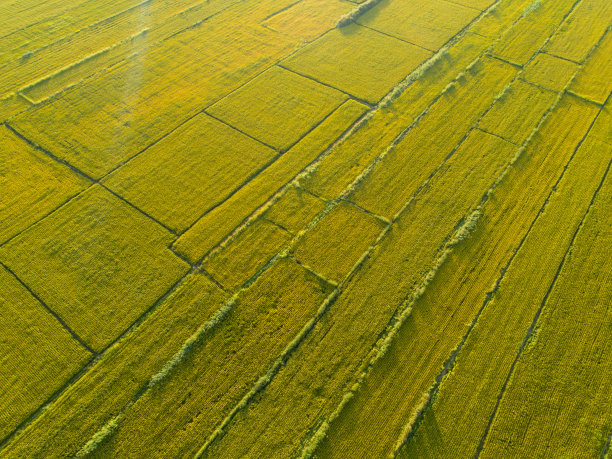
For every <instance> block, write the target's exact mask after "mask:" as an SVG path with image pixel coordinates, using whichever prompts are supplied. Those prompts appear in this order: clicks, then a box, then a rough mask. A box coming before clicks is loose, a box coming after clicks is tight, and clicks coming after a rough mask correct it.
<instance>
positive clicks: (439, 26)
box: [358, 0, 479, 51]
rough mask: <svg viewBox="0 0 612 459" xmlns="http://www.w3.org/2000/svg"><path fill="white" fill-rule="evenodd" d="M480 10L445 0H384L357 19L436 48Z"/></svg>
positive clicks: (427, 46)
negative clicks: (398, 0)
mask: <svg viewBox="0 0 612 459" xmlns="http://www.w3.org/2000/svg"><path fill="white" fill-rule="evenodd" d="M459 3H460V2H459ZM478 14H479V11H477V10H474V9H472V8H466V7H465V6H462V5H460V4H458V3H449V2H447V1H445V0H417V1H414V2H397V1H396V2H394V1H391V0H384V1H383V2H381V4H380V5H379V7H378V8H375V9H372V10H370V11H369V12H367V13H366V14H364V15H363V16H361V17H360V18H359V20H358V23H359V24H363V25H366V26H368V27H371V28H373V29H375V30H379V31H381V32H384V33H386V34H389V35H392V36H394V37H397V38H400V39H402V40H405V41H407V42H408V43H413V44H415V45H418V46H421V47H423V48H425V49H429V50H430V51H436V50H438V49H439V48H440V47H441V46H442V45H444V43H446V42H447V41H448V40H449V39H450V38H451V37H452V36H454V35H455V34H456V33H457V32H459V31H460V30H461V29H463V28H464V27H465V26H466V25H468V23H469V22H470V21H471V20H472V19H474V18H475V17H476V16H478Z"/></svg>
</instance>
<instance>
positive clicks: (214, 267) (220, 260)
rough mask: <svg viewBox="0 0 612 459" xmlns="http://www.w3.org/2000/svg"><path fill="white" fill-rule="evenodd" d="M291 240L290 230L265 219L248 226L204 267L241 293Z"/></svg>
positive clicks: (220, 280) (218, 279) (230, 287)
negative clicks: (240, 290)
mask: <svg viewBox="0 0 612 459" xmlns="http://www.w3.org/2000/svg"><path fill="white" fill-rule="evenodd" d="M290 239H291V234H290V233H288V232H287V231H285V230H283V229H281V228H280V227H278V226H276V225H275V224H274V223H270V222H268V221H266V220H263V219H258V220H256V221H255V222H254V223H252V224H251V225H249V226H248V227H247V228H246V229H245V230H244V231H243V232H241V233H240V234H239V235H238V236H237V237H236V238H235V239H233V240H232V241H231V242H230V243H229V244H228V245H226V246H224V247H223V249H221V250H220V251H219V252H216V253H215V254H214V255H212V256H211V257H210V258H209V259H208V260H207V261H206V262H205V263H204V264H203V267H204V269H206V270H207V271H208V272H209V273H210V274H212V276H213V277H214V278H215V279H216V280H217V281H219V282H220V283H221V284H222V285H224V286H225V287H227V288H229V289H231V290H234V291H236V290H238V289H239V288H240V287H242V285H243V284H244V283H245V282H246V281H248V280H249V279H251V278H252V277H253V276H254V275H255V274H256V273H257V271H259V270H260V269H261V268H263V267H264V265H265V264H266V263H267V262H268V261H270V259H272V257H273V256H274V255H276V254H278V253H279V252H280V251H281V250H282V249H283V248H284V246H285V245H286V244H287V243H288V242H289V240H290Z"/></svg>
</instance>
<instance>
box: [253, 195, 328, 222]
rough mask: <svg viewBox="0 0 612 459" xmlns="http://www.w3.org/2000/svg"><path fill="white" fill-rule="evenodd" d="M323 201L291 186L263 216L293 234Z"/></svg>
mask: <svg viewBox="0 0 612 459" xmlns="http://www.w3.org/2000/svg"><path fill="white" fill-rule="evenodd" d="M324 208H325V201H323V200H322V199H320V198H318V197H316V196H314V195H312V194H310V193H309V192H307V191H305V190H303V189H301V188H296V187H291V188H290V189H289V190H288V191H287V192H286V193H285V194H284V195H283V196H282V197H281V198H280V199H279V200H278V201H277V202H275V203H274V204H273V205H272V207H270V209H269V210H268V211H267V212H266V213H265V217H266V218H267V219H269V220H271V221H273V222H274V223H276V224H277V225H280V226H282V227H283V228H286V229H287V230H288V231H291V232H292V233H293V234H296V233H298V232H299V231H301V230H303V229H304V228H305V227H306V225H308V223H310V221H311V220H312V219H313V218H315V217H316V216H317V215H318V214H319V212H321V211H322V210H323V209H324Z"/></svg>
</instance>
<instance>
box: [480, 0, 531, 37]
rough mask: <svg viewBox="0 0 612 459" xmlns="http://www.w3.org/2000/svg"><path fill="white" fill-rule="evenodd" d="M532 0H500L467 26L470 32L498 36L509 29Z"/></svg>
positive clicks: (485, 35)
mask: <svg viewBox="0 0 612 459" xmlns="http://www.w3.org/2000/svg"><path fill="white" fill-rule="evenodd" d="M533 1H534V0H501V1H500V2H499V3H498V4H497V5H496V7H495V8H494V9H493V10H491V11H489V12H487V13H486V14H485V15H483V16H482V17H481V18H480V19H479V20H478V21H477V22H476V23H474V24H472V25H471V26H470V28H469V30H470V32H473V33H477V34H479V35H481V36H484V37H489V38H498V37H499V35H500V34H502V33H503V32H505V31H507V30H509V29H510V28H511V27H512V25H513V24H514V22H515V21H516V20H518V19H519V18H520V17H521V15H522V14H523V13H524V11H525V8H527V7H528V6H529V5H530V4H531V3H533Z"/></svg>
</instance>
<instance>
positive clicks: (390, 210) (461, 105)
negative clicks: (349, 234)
mask: <svg viewBox="0 0 612 459" xmlns="http://www.w3.org/2000/svg"><path fill="white" fill-rule="evenodd" d="M514 74H515V69H514V68H513V67H512V66H510V65H508V64H505V63H503V62H499V61H497V60H495V59H489V58H486V59H484V60H482V61H479V63H478V64H476V65H474V67H472V69H471V71H469V72H467V73H466V75H465V78H464V79H462V80H461V81H459V82H458V83H457V84H456V85H455V86H453V87H452V88H451V89H450V90H449V91H447V92H446V93H444V94H443V96H442V97H441V98H440V99H438V101H437V102H436V103H435V104H434V105H433V106H432V107H431V108H430V109H429V112H428V113H427V115H425V117H424V118H423V119H422V120H421V121H420V123H419V124H418V125H417V126H415V127H414V128H413V129H412V130H411V131H410V132H408V133H407V134H406V136H405V137H404V138H402V139H401V140H400V141H399V142H398V143H397V145H395V146H394V147H393V149H391V150H390V151H389V152H388V154H387V155H386V156H385V157H384V158H383V159H382V160H381V161H380V162H378V163H377V164H376V166H375V167H374V168H373V169H372V171H371V172H370V173H369V174H368V175H367V176H366V177H365V178H364V179H363V181H361V182H360V183H359V184H358V185H357V186H356V187H355V189H354V190H352V192H351V195H350V200H351V201H353V202H355V203H356V204H358V205H359V206H361V207H363V208H365V209H368V210H369V211H371V212H374V213H376V214H378V215H382V216H384V217H387V218H389V219H391V218H393V217H394V216H395V215H396V213H397V212H398V211H399V210H400V209H402V207H403V206H404V205H405V204H406V203H407V202H408V200H409V199H410V198H411V196H412V195H413V193H414V192H415V191H416V190H417V189H418V188H419V186H421V185H422V184H423V182H424V181H425V180H426V179H427V177H428V176H429V175H430V174H431V173H432V172H434V171H435V170H436V167H437V166H438V165H440V164H441V163H442V162H443V161H444V160H445V158H446V157H447V156H448V155H450V154H451V153H452V152H453V150H454V149H455V148H456V147H457V145H458V144H459V142H460V141H461V140H462V138H463V137H464V136H466V135H467V133H468V131H469V130H470V128H471V127H472V126H473V125H474V123H476V121H477V120H478V119H479V118H480V117H481V116H482V114H483V113H484V111H485V110H486V109H487V108H488V107H489V106H490V105H491V104H492V102H493V99H494V97H495V95H497V94H498V93H499V92H500V91H501V90H502V89H503V88H504V86H505V85H506V84H507V83H508V82H510V81H511V80H512V78H513V76H514ZM475 92H476V93H475ZM456 113H461V116H456V115H454V114H456ZM314 191H315V192H316V190H314Z"/></svg>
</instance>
